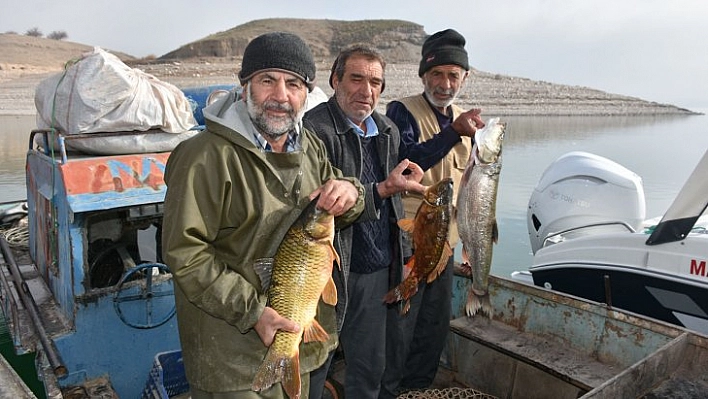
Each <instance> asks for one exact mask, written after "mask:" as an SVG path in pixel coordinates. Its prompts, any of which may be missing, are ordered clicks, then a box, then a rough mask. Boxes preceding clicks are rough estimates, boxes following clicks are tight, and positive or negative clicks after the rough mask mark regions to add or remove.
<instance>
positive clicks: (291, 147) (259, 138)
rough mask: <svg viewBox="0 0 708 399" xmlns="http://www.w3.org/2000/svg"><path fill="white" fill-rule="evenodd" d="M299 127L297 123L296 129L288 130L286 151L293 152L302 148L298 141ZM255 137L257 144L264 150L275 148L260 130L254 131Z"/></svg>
mask: <svg viewBox="0 0 708 399" xmlns="http://www.w3.org/2000/svg"><path fill="white" fill-rule="evenodd" d="M297 127H298V126H297V125H296V126H295V129H293V130H291V131H289V132H288V137H287V138H286V139H285V146H284V147H283V148H284V149H285V152H292V151H295V150H298V149H300V143H299V141H298V137H299V133H298V130H299V129H297ZM253 138H254V139H255V140H256V143H257V144H256V145H257V146H258V148H262V149H263V151H266V152H272V151H273V148H272V147H271V146H270V143H268V142H267V141H266V139H265V138H264V137H263V135H262V134H260V132H258V131H255V132H253Z"/></svg>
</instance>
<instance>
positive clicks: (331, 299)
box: [322, 277, 337, 306]
mask: <svg viewBox="0 0 708 399" xmlns="http://www.w3.org/2000/svg"><path fill="white" fill-rule="evenodd" d="M322 300H323V301H324V303H326V304H327V305H332V306H334V305H336V304H337V286H336V285H335V284H334V279H332V277H330V278H329V281H327V284H325V287H324V290H322Z"/></svg>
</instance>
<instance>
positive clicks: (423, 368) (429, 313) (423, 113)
mask: <svg viewBox="0 0 708 399" xmlns="http://www.w3.org/2000/svg"><path fill="white" fill-rule="evenodd" d="M469 69H470V67H469V60H468V55H467V50H465V38H464V37H463V36H462V35H461V34H460V33H458V32H457V31H455V30H453V29H446V30H443V31H440V32H437V33H435V34H433V35H432V36H430V37H428V38H427V39H426V40H425V42H424V43H423V47H422V50H421V60H420V66H419V69H418V76H420V78H421V81H422V83H423V89H424V90H423V93H421V94H418V95H414V96H411V97H407V98H403V99H400V100H397V101H392V102H390V103H389V104H388V107H387V112H386V116H388V117H389V118H391V120H393V122H394V123H395V124H396V126H397V127H398V129H399V131H400V133H401V142H402V144H403V145H402V147H403V148H406V152H403V153H402V156H406V157H407V158H408V159H410V160H411V161H412V162H415V163H417V164H418V165H420V167H421V168H423V169H424V170H425V174H424V175H423V180H422V181H421V183H422V184H424V185H426V186H429V185H433V184H435V183H437V182H438V181H440V180H442V179H443V178H447V177H451V178H452V179H453V183H454V185H455V187H459V184H460V179H461V178H462V172H463V171H464V168H465V165H466V164H467V160H468V159H469V156H470V153H471V151H472V144H473V143H472V138H473V137H474V133H475V132H476V131H477V129H478V128H481V127H483V126H484V123H483V122H482V120H481V119H480V116H479V115H480V112H481V111H480V110H479V109H471V110H469V111H464V110H463V109H461V108H460V107H458V106H457V105H455V104H453V102H454V101H455V98H456V97H457V95H458V94H459V93H460V89H461V88H462V85H463V84H464V83H465V80H466V79H467V77H468V76H469ZM456 196H457V191H455V198H454V199H453V204H455V203H456V201H457V200H456ZM421 201H422V196H420V195H418V194H415V193H409V195H407V196H405V197H404V198H403V204H404V208H405V212H406V217H407V218H411V219H412V218H414V216H415V212H416V210H417V209H418V207H419V205H420V203H421ZM458 240H459V237H458V235H457V225H456V224H455V221H454V219H453V220H452V221H451V226H450V235H449V241H450V246H451V247H452V248H454V247H455V245H456V244H457V241H458ZM414 251H415V248H414ZM453 263H454V257H450V259H449V260H448V264H447V267H446V268H445V271H444V272H443V273H442V274H440V276H438V278H437V279H436V280H434V281H433V282H431V283H426V282H422V283H421V285H420V286H419V288H418V292H417V293H416V295H414V296H413V297H412V298H411V307H410V310H409V311H408V313H407V314H405V315H401V314H400V312H399V311H398V309H395V308H394V309H389V312H388V315H387V329H386V334H387V337H388V340H387V342H386V372H385V374H384V379H383V382H382V390H381V395H380V396H379V398H382V399H383V398H394V397H396V395H397V394H398V393H399V392H402V391H406V390H410V389H424V388H427V387H429V386H430V384H431V383H432V382H433V380H434V378H435V374H436V372H437V369H438V364H439V362H440V355H441V353H442V350H443V347H444V346H445V342H446V340H447V335H448V334H447V333H448V330H449V322H450V312H451V310H450V301H451V298H452V276H453V270H452V269H453ZM399 278H400V276H399Z"/></svg>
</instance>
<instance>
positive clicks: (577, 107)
mask: <svg viewBox="0 0 708 399" xmlns="http://www.w3.org/2000/svg"><path fill="white" fill-rule="evenodd" d="M283 26H287V27H288V28H289V29H290V31H293V32H295V33H297V34H299V35H301V36H302V37H303V38H304V39H305V41H307V42H308V44H309V45H310V46H311V47H312V48H313V52H314V53H315V54H316V61H317V63H318V65H317V67H318V72H317V82H318V84H319V85H320V87H322V89H323V90H324V91H325V92H326V93H328V94H330V93H331V89H330V88H329V87H328V85H327V80H328V77H329V69H330V67H331V63H332V60H333V59H334V57H335V55H336V53H337V51H338V49H339V48H341V47H343V46H344V45H345V44H347V43H350V42H355V41H365V42H369V43H374V44H375V45H376V46H377V47H379V48H381V50H382V51H383V52H384V53H385V54H387V57H389V58H387V59H389V60H390V61H389V64H388V66H387V69H386V80H387V84H386V91H385V92H384V93H383V94H382V98H381V104H380V105H381V109H380V110H383V107H384V106H385V104H387V103H388V102H389V101H391V100H393V99H397V98H401V97H404V96H408V95H412V94H416V93H419V92H421V90H422V85H421V82H420V79H419V78H418V74H417V64H418V61H417V59H418V57H419V54H420V46H421V44H422V42H423V40H424V39H425V37H426V36H427V34H426V33H425V32H424V31H423V28H422V26H420V25H417V24H413V23H410V22H405V21H393V20H379V21H376V20H374V21H355V22H346V23H344V22H343V21H330V20H295V19H292V20H282V19H278V20H272V19H268V20H259V21H252V22H249V23H247V24H243V25H240V26H237V27H235V28H233V29H231V30H228V31H225V32H218V33H214V34H212V35H210V36H208V37H206V38H204V39H201V40H198V41H195V42H193V43H189V44H187V45H184V46H181V47H180V48H179V49H176V50H174V51H172V52H169V53H168V54H165V55H164V56H162V57H160V58H159V59H156V60H155V59H135V58H134V57H132V56H130V55H127V54H124V53H120V52H116V51H112V50H109V51H111V52H113V53H114V54H116V55H117V56H118V57H119V58H121V59H122V60H123V61H124V62H126V63H127V64H128V65H130V66H132V67H134V68H139V69H141V70H143V71H145V72H147V73H150V74H152V75H154V76H156V77H158V78H159V79H161V80H164V81H167V82H169V83H172V84H174V85H176V86H177V87H181V88H185V87H195V86H202V85H212V84H235V83H236V82H237V79H236V74H237V73H238V71H239V70H240V61H241V54H242V52H243V47H244V46H245V43H248V41H249V40H250V39H252V38H253V37H255V36H257V35H258V34H261V33H263V32H267V31H272V30H274V29H277V27H283ZM91 49H92V46H90V45H84V44H79V43H72V42H67V41H57V40H50V39H45V38H34V37H28V36H24V35H17V34H0V115H2V114H4V115H20V114H34V113H35V109H34V90H35V87H36V86H37V84H38V83H39V82H40V81H41V80H42V79H44V78H46V77H47V76H49V75H51V74H54V73H60V72H61V71H62V69H63V67H64V65H65V64H66V63H67V61H72V60H78V59H80V57H81V55H82V54H83V53H85V52H87V51H90V50H91ZM210 51H211V52H210ZM458 104H460V105H462V106H463V107H465V108H467V107H480V108H482V109H483V110H484V112H485V114H486V115H634V114H636V115H648V114H690V113H692V112H691V111H689V110H686V109H682V108H678V107H675V106H673V105H669V104H660V103H656V102H648V101H644V100H642V99H639V98H634V97H628V96H623V95H618V94H612V93H606V92H603V91H599V90H594V89H592V88H587V87H579V86H567V85H558V84H553V83H548V82H540V81H534V80H530V79H525V78H521V77H514V76H506V75H501V74H496V73H494V72H486V71H479V70H476V69H472V71H471V75H470V78H469V79H468V81H467V83H466V84H465V86H464V88H463V91H462V92H461V93H460V97H459V100H458Z"/></svg>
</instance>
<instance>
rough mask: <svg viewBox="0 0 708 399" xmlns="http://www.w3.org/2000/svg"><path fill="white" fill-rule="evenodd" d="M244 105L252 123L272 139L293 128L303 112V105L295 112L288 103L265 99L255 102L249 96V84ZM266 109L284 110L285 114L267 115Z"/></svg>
mask: <svg viewBox="0 0 708 399" xmlns="http://www.w3.org/2000/svg"><path fill="white" fill-rule="evenodd" d="M246 105H247V107H248V115H249V116H250V117H251V121H252V122H253V125H254V126H255V127H256V129H258V131H259V132H260V133H261V134H262V135H263V136H265V137H267V138H270V139H272V140H277V139H278V138H279V137H281V136H282V135H284V134H286V133H288V132H289V131H291V130H293V129H295V125H296V124H297V123H298V122H299V121H300V120H301V119H302V116H303V114H304V113H305V107H302V108H301V109H300V112H298V113H295V111H294V110H293V107H292V106H291V105H290V104H288V103H282V104H281V103H279V102H276V101H265V102H264V103H263V104H261V105H258V104H256V103H255V102H254V101H253V97H252V96H251V85H248V86H247V90H246ZM267 110H276V111H285V112H287V115H285V116H282V117H269V116H268V115H267V113H266V111H267Z"/></svg>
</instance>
